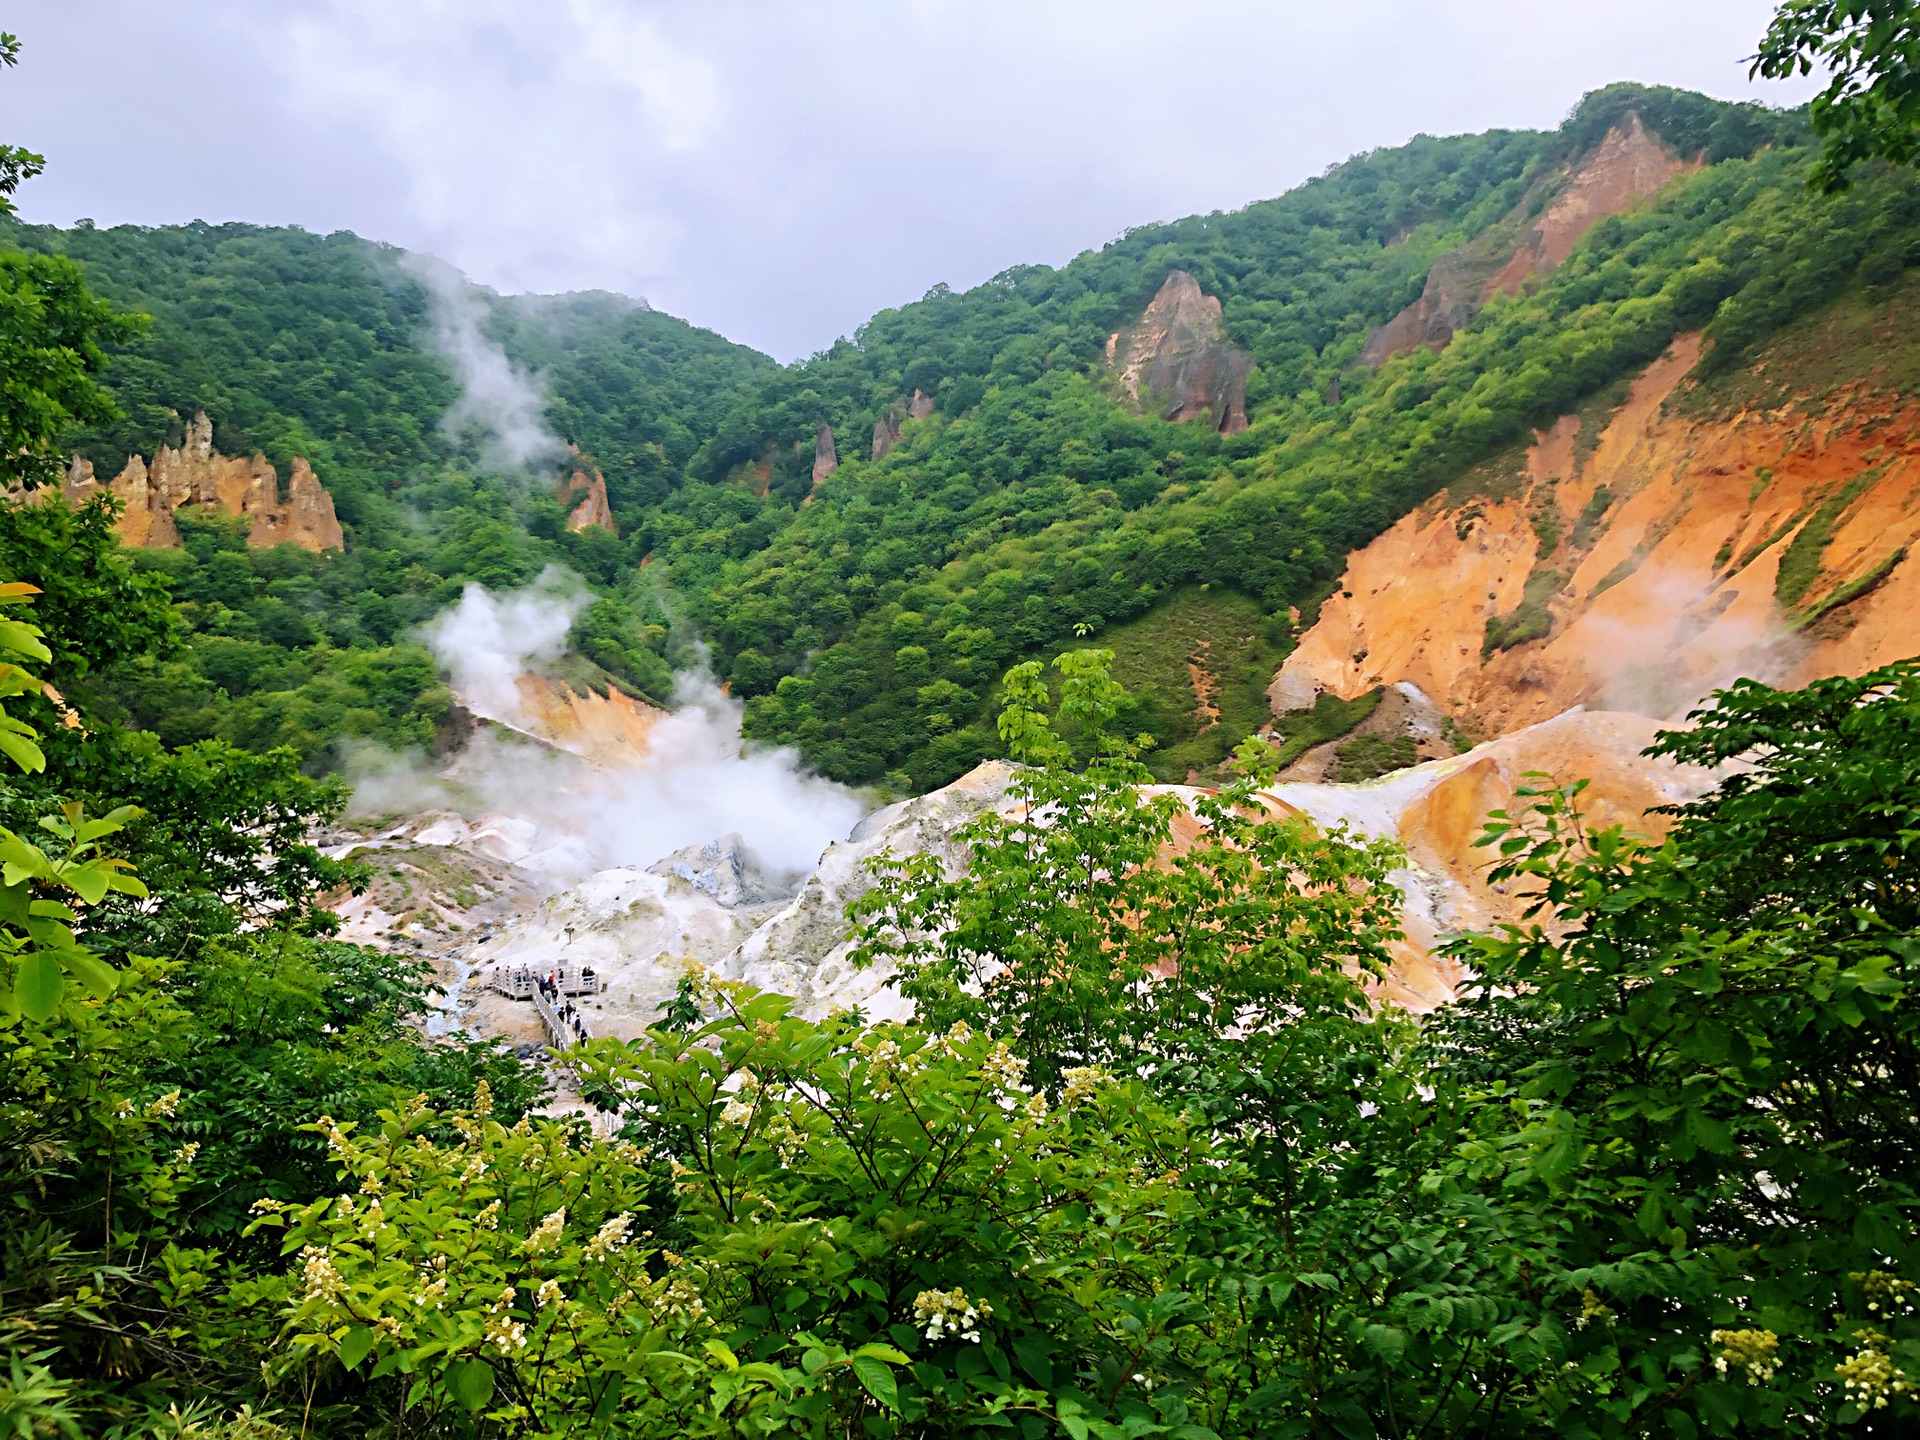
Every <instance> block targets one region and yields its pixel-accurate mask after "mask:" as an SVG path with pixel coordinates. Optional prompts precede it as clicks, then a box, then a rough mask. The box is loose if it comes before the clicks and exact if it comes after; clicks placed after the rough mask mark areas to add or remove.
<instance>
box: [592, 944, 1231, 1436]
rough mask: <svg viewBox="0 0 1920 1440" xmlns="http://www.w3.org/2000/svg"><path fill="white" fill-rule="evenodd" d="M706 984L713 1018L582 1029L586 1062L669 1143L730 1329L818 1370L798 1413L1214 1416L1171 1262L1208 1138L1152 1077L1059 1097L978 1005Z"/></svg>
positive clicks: (1165, 1429)
mask: <svg viewBox="0 0 1920 1440" xmlns="http://www.w3.org/2000/svg"><path fill="white" fill-rule="evenodd" d="M692 989H693V995H692V997H691V998H692V999H693V1000H695V1001H696V1002H697V1003H698V1005H699V1006H700V1008H701V1010H702V1012H703V1014H705V1015H710V1016H711V1018H710V1019H706V1020H705V1022H704V1023H701V1024H697V1025H691V1026H689V1027H688V1028H687V1029H685V1030H682V1031H674V1030H666V1029H657V1030H653V1031H650V1032H649V1033H648V1034H647V1036H646V1037H645V1038H643V1039H642V1040H639V1041H636V1042H634V1043H632V1044H631V1045H626V1044H621V1043H618V1042H613V1041H595V1042H592V1043H590V1044H589V1045H588V1046H587V1047H586V1051H585V1056H584V1059H583V1060H582V1062H581V1073H582V1076H583V1077H584V1079H585V1080H586V1083H587V1087H588V1091H589V1093H590V1094H591V1095H592V1096H593V1097H594V1098H595V1099H596V1100H597V1102H598V1103H600V1104H601V1105H603V1106H605V1107H607V1108H614V1109H618V1110H619V1111H620V1112H621V1113H622V1114H623V1115H624V1116H625V1117H626V1121H627V1126H628V1131H627V1133H628V1134H629V1135H631V1136H632V1137H633V1138H634V1139H636V1140H638V1141H640V1142H641V1143H643V1144H645V1145H647V1146H648V1147H649V1148H650V1150H651V1151H652V1153H654V1154H656V1155H658V1156H660V1157H661V1158H662V1159H663V1160H664V1161H665V1163H666V1164H667V1166H668V1167H669V1173H670V1175H671V1177H672V1184H673V1187H674V1190H675V1193H676V1195H677V1198H678V1214H677V1223H678V1225H679V1226H680V1227H682V1229H683V1231H684V1233H685V1234H686V1235H687V1237H688V1239H687V1242H686V1250H685V1260H684V1264H685V1265H686V1267H687V1270H688V1272H689V1273H693V1274H697V1275H699V1276H700V1277H701V1283H702V1299H703V1301H704V1303H705V1305H706V1306H707V1308H708V1312H709V1314H710V1315H711V1316H713V1317H714V1320H715V1322H716V1323H717V1324H719V1325H721V1326H722V1327H724V1328H726V1329H727V1333H728V1334H729V1336H730V1337H731V1338H730V1339H729V1343H730V1344H732V1345H734V1346H735V1347H736V1348H738V1349H740V1350H741V1351H742V1352H743V1353H746V1352H751V1353H753V1354H755V1355H761V1356H778V1357H780V1362H781V1363H783V1364H789V1365H791V1364H795V1363H796V1361H797V1366H798V1368H799V1369H800V1370H801V1371H803V1372H805V1373H807V1374H808V1375H810V1376H813V1377H814V1378H813V1384H812V1387H811V1390H810V1392H809V1393H806V1394H800V1393H798V1392H797V1388H796V1391H795V1393H793V1394H792V1395H791V1396H790V1398H788V1399H787V1400H786V1402H785V1403H786V1404H787V1406H788V1408H789V1410H790V1412H791V1413H793V1414H794V1415H796V1416H800V1415H804V1416H807V1417H810V1418H811V1419H812V1420H814V1421H815V1422H816V1423H824V1422H827V1421H829V1420H830V1421H831V1433H834V1434H841V1433H848V1427H850V1426H851V1425H853V1424H855V1423H858V1424H859V1425H861V1426H863V1427H864V1428H865V1430H866V1432H867V1433H869V1434H873V1435H887V1434H892V1433H908V1432H911V1433H916V1434H919V1433H928V1431H929V1430H934V1431H942V1432H944V1431H945V1430H946V1429H947V1428H950V1427H954V1426H966V1425H972V1424H982V1423H988V1422H992V1423H996V1424H998V1425H1001V1426H1005V1425H1009V1424H1013V1423H1016V1422H1018V1423H1021V1424H1033V1425H1038V1426H1039V1427H1040V1428H1038V1429H1031V1430H1025V1431H1022V1432H1021V1433H1032V1434H1041V1433H1048V1432H1049V1431H1051V1430H1053V1428H1054V1427H1055V1426H1056V1425H1059V1426H1065V1427H1066V1428H1067V1430H1068V1431H1069V1432H1070V1433H1078V1434H1081V1435H1085V1434H1087V1433H1090V1432H1089V1431H1088V1430H1087V1429H1086V1427H1087V1426H1088V1425H1114V1426H1119V1425H1124V1426H1125V1427H1126V1428H1127V1433H1128V1434H1130V1435H1141V1436H1150V1435H1156V1434H1172V1433H1175V1432H1178V1431H1180V1430H1181V1428H1182V1427H1183V1426H1184V1427H1187V1431H1188V1433H1191V1434H1196V1435H1200V1434H1205V1433H1206V1432H1204V1431H1197V1430H1194V1429H1193V1428H1192V1422H1191V1420H1190V1418H1189V1414H1190V1410H1191V1405H1190V1400H1191V1399H1192V1398H1193V1397H1192V1396H1191V1380H1192V1377H1193V1375H1194V1373H1195V1357H1196V1355H1197V1354H1200V1353H1204V1352H1207V1351H1209V1350H1210V1349H1211V1348H1212V1347H1213V1345H1214V1340H1213V1338H1212V1335H1211V1332H1210V1331H1209V1330H1208V1328H1207V1327H1206V1326H1205V1325H1204V1324H1201V1323H1197V1322H1198V1321H1199V1320H1201V1319H1202V1318H1203V1317H1202V1316H1201V1315H1200V1314H1199V1313H1197V1312H1196V1311H1195V1310H1194V1308H1193V1307H1192V1306H1191V1305H1190V1303H1189V1301H1188V1297H1186V1296H1184V1295H1183V1294H1181V1293H1180V1292H1179V1290H1178V1288H1177V1286H1176V1284H1175V1283H1174V1282H1175V1275H1176V1271H1177V1269H1178V1267H1179V1263H1180V1257H1179V1244H1178V1237H1179V1234H1180V1231H1181V1221H1182V1218H1183V1217H1189V1216H1191V1214H1192V1213H1193V1206H1194V1197H1193V1195H1192V1194H1191V1192H1190V1191H1189V1190H1188V1189H1187V1188H1186V1186H1185V1185H1184V1183H1183V1180H1182V1176H1183V1174H1184V1173H1185V1172H1186V1171H1187V1170H1188V1169H1189V1168H1190V1167H1193V1166H1195V1165H1203V1166H1204V1165H1205V1164H1206V1163H1207V1160H1206V1157H1205V1156H1204V1154H1202V1153H1201V1152H1199V1151H1198V1150H1196V1148H1195V1147H1194V1146H1193V1143H1192V1141H1191V1140H1190V1138H1189V1136H1188V1134H1187V1132H1186V1130H1185V1127H1184V1126H1183V1125H1182V1124H1181V1123H1180V1122H1179V1121H1178V1120H1177V1119H1176V1118H1175V1117H1174V1116H1173V1115H1172V1114H1170V1113H1169V1112H1168V1111H1166V1110H1165V1109H1163V1108H1162V1107H1160V1106H1158V1105H1156V1104H1155V1103H1154V1102H1153V1101H1152V1100H1151V1098H1150V1097H1149V1095H1148V1094H1147V1092H1146V1089H1145V1087H1144V1086H1143V1085H1141V1084H1140V1082H1138V1081H1131V1082H1122V1081H1117V1080H1113V1079H1111V1078H1109V1077H1107V1076H1105V1075H1104V1074H1103V1073H1101V1072H1099V1071H1096V1070H1094V1069H1092V1068H1086V1069H1083V1070H1080V1071H1078V1072H1077V1073H1076V1074H1075V1076H1074V1077H1073V1079H1072V1082H1071V1083H1072V1086H1073V1095H1072V1103H1070V1104H1062V1105H1061V1106H1058V1107H1052V1106H1049V1105H1048V1104H1047V1103H1046V1101H1045V1099H1044V1097H1042V1096H1041V1095H1039V1094H1037V1093H1035V1092H1033V1091H1031V1090H1029V1089H1028V1088H1026V1082H1025V1066H1024V1065H1023V1064H1022V1063H1021V1061H1020V1060H1019V1059H1018V1057H1016V1056H1014V1055H1013V1054H1011V1053H1010V1052H1009V1050H1008V1049H1007V1047H1006V1046H1005V1045H1004V1044H1002V1043H1001V1042H999V1041H997V1040H994V1039H992V1038H991V1037H989V1036H986V1035H983V1034H979V1033H977V1032H975V1031H974V1030H972V1029H971V1028H970V1027H969V1026H968V1025H966V1024H965V1023H957V1024H954V1025H952V1026H950V1027H949V1028H947V1029H945V1030H941V1031H937V1032H928V1031H926V1030H922V1029H917V1028H914V1027H910V1026H902V1025H879V1026H874V1027H871V1028H868V1027H865V1026H863V1025H862V1024H861V1023H859V1022H858V1021H857V1020H855V1019H854V1018H852V1017H850V1016H845V1015H841V1016H837V1017H834V1018H831V1019H828V1020H826V1021H823V1022H820V1023H814V1022H810V1021H807V1020H803V1019H800V1018H798V1017H796V1016H794V1015H793V1014H792V1013H791V1004H792V1002H791V1001H790V1000H788V999H787V998H786V997H784V996H779V995H771V994H761V993H758V992H755V991H753V990H751V989H750V988H748V987H745V986H739V985H732V984H726V983H721V982H716V981H713V980H711V979H708V978H705V977H701V978H700V979H699V980H698V982H697V983H696V984H695V986H693V987H692ZM875 1347H885V1351H882V1350H879V1349H876V1348H875ZM863 1350H864V1351H867V1352H868V1353H869V1355H870V1356H872V1357H876V1358H873V1359H872V1360H871V1361H870V1363H868V1364H866V1365H863V1364H862V1363H861V1361H860V1360H859V1359H858V1358H855V1360H854V1361H853V1363H852V1364H851V1365H850V1366H848V1367H847V1369H846V1370H845V1371H844V1372H839V1373H836V1372H834V1371H833V1370H832V1369H831V1368H825V1369H822V1370H820V1371H819V1372H818V1373H816V1372H815V1371H814V1369H812V1368H811V1367H813V1366H814V1365H815V1364H816V1361H815V1360H814V1359H813V1357H814V1356H832V1355H839V1354H848V1355H852V1356H855V1357H858V1356H860V1354H861V1352H862V1351H863ZM888 1352H891V1353H892V1354H893V1355H896V1356H897V1357H898V1358H897V1360H896V1361H895V1364H894V1366H893V1368H892V1369H891V1370H890V1371H889V1370H888V1367H887V1366H886V1365H885V1364H884V1363H883V1359H882V1358H880V1357H883V1356H884V1354H886V1353H888ZM1043 1421H1044V1423H1042V1422H1043ZM1069 1422H1071V1423H1069ZM1075 1426H1078V1427H1080V1429H1079V1430H1078V1431H1075V1430H1074V1427H1075ZM1102 1433H1104V1432H1102ZM1115 1433H1116V1434H1117V1433H1118V1430H1117V1429H1116V1431H1115Z"/></svg>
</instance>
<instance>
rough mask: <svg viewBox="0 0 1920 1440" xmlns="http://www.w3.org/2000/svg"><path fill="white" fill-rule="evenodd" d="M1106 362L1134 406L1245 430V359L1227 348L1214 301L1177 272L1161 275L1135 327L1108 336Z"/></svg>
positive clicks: (1226, 430) (1224, 429) (1249, 361)
mask: <svg viewBox="0 0 1920 1440" xmlns="http://www.w3.org/2000/svg"><path fill="white" fill-rule="evenodd" d="M1107 360H1108V363H1109V364H1110V365H1111V366H1112V367H1113V370H1114V378H1115V383H1116V384H1117V385H1118V387H1119V389H1120V391H1121V393H1122V394H1123V395H1125V396H1126V397H1127V399H1128V401H1129V402H1130V403H1131V404H1133V405H1134V406H1135V407H1136V408H1139V409H1141V410H1148V411H1151V412H1153V413H1155V414H1157V415H1159V416H1160V418H1161V419H1163V420H1206V421H1208V422H1209V423H1211V424H1212V426H1213V428H1214V429H1216V430H1218V431H1220V432H1221V433H1222V434H1227V435H1232V434H1236V433H1238V432H1239V431H1241V430H1244V429H1246V428H1247V375H1248V373H1249V372H1250V371H1251V370H1252V369H1253V358H1252V357H1251V356H1250V355H1248V354H1246V353H1245V352H1244V351H1242V350H1239V349H1236V348H1235V347H1234V346H1233V345H1232V344H1231V343H1229V342H1228V340H1227V338H1226V326H1225V325H1224V324H1223V323H1222V321H1221V316H1220V301H1219V299H1218V298H1217V297H1215V296H1212V295H1208V294H1207V293H1206V292H1204V291H1203V290H1201V288H1200V282H1199V281H1198V280H1195V279H1194V278H1193V276H1191V275H1189V274H1188V273H1187V272H1186V271H1184V270H1175V271H1172V272H1171V273H1169V274H1168V276H1167V278H1166V282H1165V283H1164V284H1162V285H1161V287H1160V293H1159V294H1157V295H1155V296H1154V297H1153V302H1152V303H1151V304H1150V305H1148V306H1147V308H1146V312H1145V313H1144V314H1142V315H1141V317H1140V320H1139V323H1138V324H1136V325H1134V326H1133V328H1132V329H1130V330H1126V331H1116V332H1115V333H1114V334H1113V335H1112V336H1110V337H1109V338H1108V340H1107Z"/></svg>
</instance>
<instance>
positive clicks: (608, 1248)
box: [587, 1210, 633, 1260]
mask: <svg viewBox="0 0 1920 1440" xmlns="http://www.w3.org/2000/svg"><path fill="white" fill-rule="evenodd" d="M632 1226H633V1216H632V1215H631V1214H629V1213H628V1212H626V1211H624V1210H623V1211H621V1212H620V1213H619V1214H618V1215H615V1216H613V1217H612V1218H610V1219H608V1220H604V1221H602V1222H601V1225H600V1228H599V1229H598V1230H596V1231H594V1232H593V1238H592V1239H591V1240H589V1241H587V1254H588V1255H590V1256H592V1257H593V1258H594V1259H596V1260H598V1259H600V1258H601V1257H602V1256H606V1255H611V1254H613V1253H614V1252H615V1251H617V1250H619V1249H621V1248H622V1247H623V1246H625V1245H626V1243H627V1231H628V1230H630V1229H631V1228H632Z"/></svg>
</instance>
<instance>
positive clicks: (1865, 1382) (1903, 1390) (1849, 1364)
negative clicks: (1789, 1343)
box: [1833, 1330, 1920, 1410]
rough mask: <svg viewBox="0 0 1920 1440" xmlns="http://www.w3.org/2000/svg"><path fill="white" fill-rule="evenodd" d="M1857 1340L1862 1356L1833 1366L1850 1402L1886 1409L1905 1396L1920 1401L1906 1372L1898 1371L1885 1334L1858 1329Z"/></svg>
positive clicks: (1847, 1359) (1865, 1408) (1866, 1406)
mask: <svg viewBox="0 0 1920 1440" xmlns="http://www.w3.org/2000/svg"><path fill="white" fill-rule="evenodd" d="M1853 1338H1854V1340H1855V1342H1856V1343H1858V1344H1859V1346H1860V1351H1859V1353H1858V1354H1855V1355H1849V1356H1848V1357H1847V1358H1846V1359H1844V1360H1842V1361H1841V1362H1840V1363H1839V1364H1838V1365H1836V1366H1834V1367H1833V1369H1834V1373H1835V1374H1836V1375H1838V1376H1839V1377H1840V1381H1841V1384H1842V1385H1843V1386H1844V1387H1845V1389H1846V1392H1847V1398H1848V1399H1849V1400H1851V1401H1852V1402H1853V1403H1854V1404H1856V1405H1858V1406H1859V1407H1860V1408H1861V1409H1862V1410H1884V1409H1886V1408H1887V1402H1888V1401H1890V1400H1894V1399H1897V1398H1898V1397H1900V1396H1903V1395H1904V1396H1905V1397H1906V1398H1907V1399H1909V1400H1914V1399H1920V1392H1916V1391H1915V1389H1914V1386H1913V1382H1912V1381H1911V1380H1909V1379H1907V1377H1906V1374H1905V1372H1904V1371H1901V1370H1897V1369H1895V1368H1894V1364H1893V1357H1892V1356H1890V1355H1888V1354H1887V1351H1886V1344H1887V1337H1886V1336H1885V1335H1882V1334H1881V1333H1880V1332H1879V1331H1878V1330H1856V1331H1854V1332H1853Z"/></svg>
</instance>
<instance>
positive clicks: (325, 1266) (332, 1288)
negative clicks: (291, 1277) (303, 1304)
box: [300, 1245, 347, 1304]
mask: <svg viewBox="0 0 1920 1440" xmlns="http://www.w3.org/2000/svg"><path fill="white" fill-rule="evenodd" d="M300 1288H301V1290H302V1291H304V1292H305V1298H306V1299H308V1300H325V1301H327V1302H328V1303H329V1304H331V1303H332V1302H334V1301H336V1300H339V1299H340V1298H341V1297H342V1296H344V1295H345V1294H346V1293H347V1282H346V1281H344V1280H342V1279H341V1278H340V1272H339V1271H338V1270H336V1269H334V1268H333V1260H332V1258H331V1257H330V1256H329V1255H328V1254H327V1252H326V1250H325V1249H323V1248H322V1247H321V1246H318V1245H309V1246H307V1247H306V1248H305V1249H304V1250H302V1251H301V1252H300Z"/></svg>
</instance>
